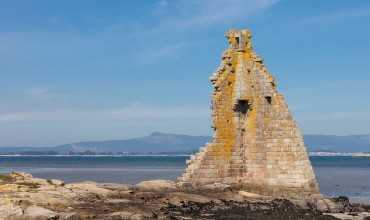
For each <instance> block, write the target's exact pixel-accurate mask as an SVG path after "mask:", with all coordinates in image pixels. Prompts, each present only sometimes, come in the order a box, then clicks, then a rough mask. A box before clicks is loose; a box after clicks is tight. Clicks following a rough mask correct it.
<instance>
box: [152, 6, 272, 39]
mask: <svg viewBox="0 0 370 220" xmlns="http://www.w3.org/2000/svg"><path fill="white" fill-rule="evenodd" d="M277 2H278V0H228V1H225V0H180V1H176V2H170V3H168V4H170V5H171V4H172V7H169V5H167V7H166V8H167V10H168V14H167V15H165V16H163V18H162V19H161V20H160V23H159V24H158V25H157V26H154V27H152V30H151V31H152V32H162V31H172V30H189V29H194V28H200V27H212V26H215V25H221V24H230V23H231V22H236V21H240V20H242V19H246V18H248V17H250V16H252V15H255V14H257V13H259V12H261V11H262V10H264V9H267V8H269V7H271V6H272V5H274V4H275V3H277Z"/></svg>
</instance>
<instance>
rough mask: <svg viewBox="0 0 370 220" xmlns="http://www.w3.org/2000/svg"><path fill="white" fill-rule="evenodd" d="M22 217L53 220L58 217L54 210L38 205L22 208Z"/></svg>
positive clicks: (33, 219)
mask: <svg viewBox="0 0 370 220" xmlns="http://www.w3.org/2000/svg"><path fill="white" fill-rule="evenodd" d="M22 217H23V219H29V220H31V219H32V220H53V219H55V220H56V219H58V216H57V214H56V213H55V212H53V211H51V210H49V209H45V208H43V207H39V206H29V207H27V208H26V209H25V210H24V214H23V216H22Z"/></svg>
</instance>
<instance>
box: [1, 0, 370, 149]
mask: <svg viewBox="0 0 370 220" xmlns="http://www.w3.org/2000/svg"><path fill="white" fill-rule="evenodd" d="M369 24H370V1H368V0H356V1H340V0H335V1H334V0H326V1H322V0H310V1H296V0H280V1H278V0H260V1H258V0H255V1H252V0H142V1H137V0H132V1H131V0H121V1H119V0H111V1H103V0H99V1H98V0H64V1H50V0H33V1H21V0H12V1H3V0H0V76H1V86H0V100H1V102H0V146H25V145H26V146H29V145H31V146H49V145H57V144H63V143H69V142H75V141H84V140H104V139H121V138H130V137H136V136H141V135H147V134H149V133H151V132H152V131H163V132H172V133H184V134H193V135H209V134H211V129H210V116H209V114H210V111H209V103H210V95H211V91H212V90H211V86H210V83H209V82H208V77H209V76H210V75H211V73H212V72H213V71H214V70H215V69H216V68H217V66H218V65H219V63H220V57H221V54H222V52H223V50H224V49H225V48H226V46H227V45H226V40H225V38H224V32H225V31H226V30H227V29H229V28H249V29H250V30H251V31H252V32H253V41H254V43H253V44H254V48H255V50H256V51H257V53H258V54H259V55H260V56H261V57H263V58H264V60H265V63H266V65H267V67H268V68H269V70H270V71H271V72H272V73H273V74H274V75H275V77H276V78H277V80H278V83H279V90H280V91H281V92H282V93H283V94H284V95H285V96H286V98H287V101H288V104H289V105H290V108H291V110H292V112H293V114H294V116H295V118H296V120H297V121H298V123H299V125H300V127H301V128H302V130H303V132H304V133H309V134H337V135H346V134H368V133H370V131H369V125H370V98H369V97H370V89H369V84H370V28H369Z"/></svg>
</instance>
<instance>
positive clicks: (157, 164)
mask: <svg viewBox="0 0 370 220" xmlns="http://www.w3.org/2000/svg"><path fill="white" fill-rule="evenodd" d="M188 158H189V157H188V156H122V157H114V156H101V157H99V156H0V173H7V172H11V171H24V172H29V173H32V174H33V175H34V176H36V177H41V178H47V179H51V178H53V179H62V180H64V181H65V182H78V181H86V180H91V181H97V182H115V183H130V184H134V183H137V182H140V181H142V180H149V179H170V180H175V179H176V177H177V176H179V175H180V174H181V173H182V172H183V169H184V168H185V160H186V159H188ZM311 162H312V165H313V167H314V170H315V173H316V177H317V179H318V181H319V184H320V189H321V192H322V193H323V194H325V195H327V196H339V195H344V196H348V197H350V198H351V199H353V200H355V201H361V202H366V203H370V157H367V158H366V157H311Z"/></svg>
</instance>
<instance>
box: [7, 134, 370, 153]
mask: <svg viewBox="0 0 370 220" xmlns="http://www.w3.org/2000/svg"><path fill="white" fill-rule="evenodd" d="M210 140H211V137H210V136H190V135H181V134H167V133H160V132H154V133H152V134H151V135H149V136H145V137H139V138H132V139H126V140H107V141H88V142H79V143H71V144H65V145H60V146H55V147H42V148H41V147H0V154H12V153H13V154H103V153H106V154H119V153H120V154H122V153H124V154H125V153H128V154H161V153H162V154H175V153H177V154H181V153H186V154H188V153H193V152H196V151H197V150H198V149H199V147H201V146H203V145H204V144H205V143H207V142H209V141H210ZM305 143H306V145H307V146H308V149H309V151H311V152H315V151H329V152H370V135H352V136H335V135H305Z"/></svg>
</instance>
